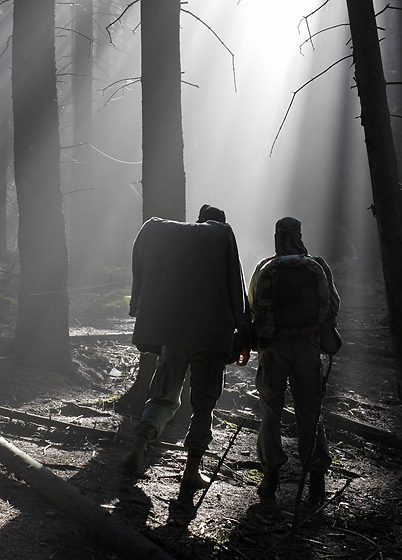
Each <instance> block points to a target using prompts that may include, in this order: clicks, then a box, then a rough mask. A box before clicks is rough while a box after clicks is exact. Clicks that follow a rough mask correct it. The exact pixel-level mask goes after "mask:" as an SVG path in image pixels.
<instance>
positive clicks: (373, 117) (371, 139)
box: [346, 0, 402, 398]
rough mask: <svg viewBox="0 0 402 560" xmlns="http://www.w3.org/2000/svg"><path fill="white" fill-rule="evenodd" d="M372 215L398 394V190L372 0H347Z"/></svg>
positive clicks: (401, 221) (401, 301)
mask: <svg viewBox="0 0 402 560" xmlns="http://www.w3.org/2000/svg"><path fill="white" fill-rule="evenodd" d="M346 3H347V7H348V12H349V20H350V29H351V32H352V41H353V56H354V62H355V71H356V82H357V88H358V93H359V97H360V104H361V119H362V125H363V127H364V133H365V139H366V148H367V156H368V161H369V167H370V175H371V184H372V191H373V201H374V202H373V210H374V213H375V216H376V219H377V226H378V234H379V240H380V250H381V259H382V267H383V274H384V281H385V290H386V296H387V303H388V311H389V318H390V330H391V338H392V344H393V349H394V353H395V362H396V370H397V380H398V388H399V395H400V397H401V398H402V258H401V249H402V190H401V184H400V182H399V175H398V164H397V158H396V153H395V148H394V140H393V136H392V130H391V119H390V114H389V107H388V101H387V92H386V85H387V84H386V81H385V78H384V72H383V66H382V59H381V52H380V45H379V41H378V32H377V24H376V18H375V13H374V7H373V2H372V0H346Z"/></svg>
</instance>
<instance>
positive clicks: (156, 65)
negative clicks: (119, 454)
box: [121, 0, 191, 418]
mask: <svg viewBox="0 0 402 560" xmlns="http://www.w3.org/2000/svg"><path fill="white" fill-rule="evenodd" d="M141 49H142V52H141V66H142V68H141V84H142V193H143V221H144V222H145V221H146V220H148V219H149V218H151V217H152V216H158V217H160V218H167V219H169V220H178V221H184V220H185V219H186V194H185V181H186V179H185V173H184V159H183V129H182V115H181V70H180V0H141ZM155 364H156V357H154V356H151V355H150V356H148V357H141V361H140V367H139V371H138V377H137V380H136V381H135V384H134V385H133V387H132V388H131V389H130V392H129V395H128V398H126V399H124V397H123V398H122V403H121V405H122V406H125V405H127V404H129V406H130V408H132V409H138V408H142V405H143V403H144V387H145V386H147V387H148V385H149V383H150V380H151V377H152V374H153V372H154V370H155ZM186 392H188V391H187V390H186ZM182 407H183V410H184V409H186V410H185V412H184V415H185V416H186V417H188V418H190V414H191V410H190V407H189V404H188V400H187V399H186V400H184V401H183V405H182ZM183 410H182V412H183Z"/></svg>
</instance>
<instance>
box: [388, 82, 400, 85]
mask: <svg viewBox="0 0 402 560" xmlns="http://www.w3.org/2000/svg"><path fill="white" fill-rule="evenodd" d="M401 84H402V82H387V83H386V85H387V86H400V85H401Z"/></svg>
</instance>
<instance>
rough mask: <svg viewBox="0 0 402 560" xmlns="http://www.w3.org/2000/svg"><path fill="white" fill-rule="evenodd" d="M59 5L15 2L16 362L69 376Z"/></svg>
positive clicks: (39, 0)
mask: <svg viewBox="0 0 402 560" xmlns="http://www.w3.org/2000/svg"><path fill="white" fill-rule="evenodd" d="M54 25H55V3H54V0H36V1H35V2H33V1H29V2H27V1H26V0H14V32H13V53H12V91H13V108H14V161H15V181H16V188H17V199H18V210H19V234H18V246H19V254H20V263H21V278H20V285H19V295H18V317H17V325H16V330H15V338H14V353H15V358H16V360H17V361H18V362H20V363H22V364H24V365H27V366H34V367H45V368H47V369H58V370H59V371H60V370H68V371H71V364H72V362H71V354H70V348H69V332H68V295H67V274H68V255H67V245H66V236H65V224H64V217H63V211H62V194H61V188H60V141H59V128H58V126H59V118H58V101H57V89H56V67H55V43H54Z"/></svg>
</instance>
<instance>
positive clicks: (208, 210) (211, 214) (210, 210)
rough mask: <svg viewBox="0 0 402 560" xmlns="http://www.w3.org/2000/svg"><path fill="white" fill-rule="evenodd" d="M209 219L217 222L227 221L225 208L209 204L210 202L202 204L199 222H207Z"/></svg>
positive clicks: (223, 222)
mask: <svg viewBox="0 0 402 560" xmlns="http://www.w3.org/2000/svg"><path fill="white" fill-rule="evenodd" d="M208 220H214V221H215V222H222V224H225V223H226V216H225V212H224V211H223V210H219V208H215V206H209V204H204V206H201V208H200V213H199V214H198V220H197V224H201V223H202V222H207V221H208Z"/></svg>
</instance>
